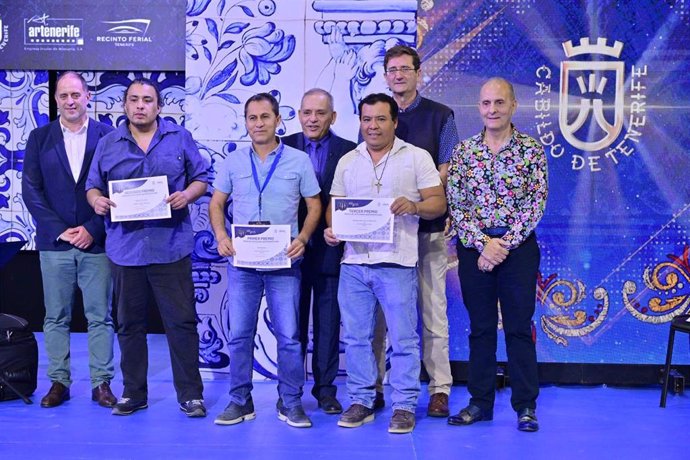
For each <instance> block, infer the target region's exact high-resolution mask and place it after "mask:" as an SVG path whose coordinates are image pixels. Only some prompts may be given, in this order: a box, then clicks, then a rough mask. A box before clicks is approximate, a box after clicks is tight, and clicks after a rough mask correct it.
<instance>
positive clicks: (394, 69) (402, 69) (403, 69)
mask: <svg viewBox="0 0 690 460" xmlns="http://www.w3.org/2000/svg"><path fill="white" fill-rule="evenodd" d="M416 70H417V69H415V68H412V67H400V68H398V67H389V68H388V69H386V73H389V74H391V75H393V74H395V73H397V72H400V73H401V74H403V75H407V74H409V73H410V72H414V71H416Z"/></svg>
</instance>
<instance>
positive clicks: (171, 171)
mask: <svg viewBox="0 0 690 460" xmlns="http://www.w3.org/2000/svg"><path fill="white" fill-rule="evenodd" d="M156 160H157V161H156V166H155V169H156V170H157V171H160V174H155V175H156V176H168V181H169V182H175V181H176V180H177V179H178V178H179V177H181V176H184V173H185V168H184V153H182V152H180V153H176V154H173V155H169V156H165V157H158V158H156Z"/></svg>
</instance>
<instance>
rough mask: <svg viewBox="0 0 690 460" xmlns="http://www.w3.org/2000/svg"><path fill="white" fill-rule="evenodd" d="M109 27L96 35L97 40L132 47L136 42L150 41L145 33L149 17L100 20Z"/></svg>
mask: <svg viewBox="0 0 690 460" xmlns="http://www.w3.org/2000/svg"><path fill="white" fill-rule="evenodd" d="M101 23H103V24H107V25H108V26H109V27H110V28H109V29H108V30H106V31H105V34H103V35H99V36H97V37H96V41H97V42H101V43H113V44H114V45H115V46H129V47H133V46H135V44H136V43H152V42H153V39H152V38H151V37H149V36H147V35H146V33H147V32H148V30H149V26H150V25H151V20H150V19H126V20H122V21H101Z"/></svg>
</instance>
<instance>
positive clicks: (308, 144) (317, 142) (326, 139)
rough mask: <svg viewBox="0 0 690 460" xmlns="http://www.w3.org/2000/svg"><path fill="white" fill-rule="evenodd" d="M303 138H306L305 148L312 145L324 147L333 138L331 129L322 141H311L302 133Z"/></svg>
mask: <svg viewBox="0 0 690 460" xmlns="http://www.w3.org/2000/svg"><path fill="white" fill-rule="evenodd" d="M302 137H303V138H304V146H305V147H308V146H310V145H314V146H316V145H318V144H321V145H323V143H324V142H327V141H328V140H329V139H330V138H331V130H330V129H329V130H328V131H327V132H326V135H325V136H323V137H322V138H321V139H319V140H318V141H313V140H311V139H309V138H308V137H307V136H305V135H304V133H302Z"/></svg>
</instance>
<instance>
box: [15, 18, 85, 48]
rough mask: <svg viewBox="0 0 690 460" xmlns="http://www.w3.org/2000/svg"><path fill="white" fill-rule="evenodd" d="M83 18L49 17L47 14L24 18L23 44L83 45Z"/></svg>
mask: <svg viewBox="0 0 690 460" xmlns="http://www.w3.org/2000/svg"><path fill="white" fill-rule="evenodd" d="M83 23H84V20H83V19H72V18H70V19H67V18H51V17H50V16H48V15H47V14H43V15H40V16H39V15H35V16H32V17H31V18H29V19H24V46H41V45H60V46H83V45H84V36H83V35H82V33H83V30H84V27H83V26H84V24H83Z"/></svg>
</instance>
